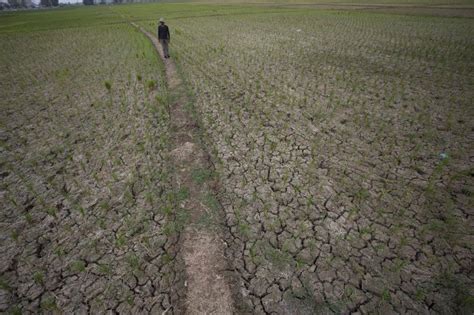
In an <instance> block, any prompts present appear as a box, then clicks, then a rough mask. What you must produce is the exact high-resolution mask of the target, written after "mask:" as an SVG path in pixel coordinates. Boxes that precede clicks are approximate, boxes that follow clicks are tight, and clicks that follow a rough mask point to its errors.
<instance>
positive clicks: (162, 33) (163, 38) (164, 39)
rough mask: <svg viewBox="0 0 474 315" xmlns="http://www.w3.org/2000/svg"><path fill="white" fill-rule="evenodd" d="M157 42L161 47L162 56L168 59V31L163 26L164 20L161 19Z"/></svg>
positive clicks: (165, 26) (166, 27)
mask: <svg viewBox="0 0 474 315" xmlns="http://www.w3.org/2000/svg"><path fill="white" fill-rule="evenodd" d="M158 41H159V42H160V44H161V47H163V55H165V58H169V57H170V54H169V52H168V44H169V42H170V30H169V29H168V26H167V25H165V20H163V18H160V25H159V26H158Z"/></svg>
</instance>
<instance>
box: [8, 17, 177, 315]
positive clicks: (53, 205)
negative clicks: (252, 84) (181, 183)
mask: <svg viewBox="0 0 474 315" xmlns="http://www.w3.org/2000/svg"><path fill="white" fill-rule="evenodd" d="M57 14H61V13H60V12H57ZM65 14H68V12H66V13H65ZM82 15H85V14H84V13H82ZM79 17H81V16H80V15H79ZM2 18H3V17H2ZM68 18H71V16H68V17H66V18H64V21H63V28H60V29H58V30H45V31H35V30H34V28H33V29H31V30H30V31H27V30H25V31H23V32H16V33H11V34H1V35H0V41H1V48H0V56H1V57H0V62H1V65H0V76H1V78H0V82H1V87H2V88H1V91H2V92H1V111H2V116H1V134H0V136H1V144H2V147H1V158H2V160H1V168H2V170H1V180H2V186H1V195H0V198H1V199H0V202H1V205H2V207H1V208H2V210H1V214H0V215H1V217H0V218H1V219H0V221H1V228H0V231H1V232H0V239H1V243H0V252H1V259H0V272H1V282H0V312H4V311H7V312H11V313H20V312H24V313H37V312H39V311H42V312H51V311H53V312H54V311H60V312H61V313H65V314H72V313H84V312H93V313H97V312H105V311H106V310H114V311H116V312H120V313H138V312H143V311H145V310H146V311H150V312H153V313H161V312H163V311H165V310H166V309H169V308H170V306H171V305H172V304H174V303H176V301H177V298H178V296H177V294H178V293H177V292H176V291H173V288H174V286H175V285H177V283H178V282H179V281H178V279H179V276H178V274H181V271H179V270H176V269H175V264H174V261H175V256H176V251H177V248H176V243H177V241H178V238H179V235H178V234H177V232H176V224H177V223H176V222H177V221H176V216H175V212H174V210H173V209H174V197H173V192H172V190H171V186H170V183H169V172H170V169H169V167H168V162H167V151H168V150H167V145H168V144H167V142H168V129H169V128H168V126H169V117H168V111H167V109H166V106H167V103H166V98H167V91H166V87H165V83H164V81H163V74H162V72H163V67H162V65H161V64H160V63H159V60H158V58H157V54H156V52H155V51H154V50H153V48H152V45H151V44H150V43H149V42H148V41H147V40H146V39H145V38H143V37H142V36H141V34H140V33H139V32H137V31H135V30H134V29H133V28H131V27H130V26H129V25H127V24H114V25H110V26H109V25H105V24H106V23H105V22H104V23H102V24H104V25H100V26H96V27H88V25H87V23H84V24H83V25H81V26H80V27H78V28H68V26H70V25H69V24H68V22H67V21H68ZM108 22H110V21H108Z"/></svg>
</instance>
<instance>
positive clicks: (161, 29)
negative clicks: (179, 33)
mask: <svg viewBox="0 0 474 315" xmlns="http://www.w3.org/2000/svg"><path fill="white" fill-rule="evenodd" d="M158 39H170V30H169V29H168V26H166V25H164V24H163V25H160V26H158Z"/></svg>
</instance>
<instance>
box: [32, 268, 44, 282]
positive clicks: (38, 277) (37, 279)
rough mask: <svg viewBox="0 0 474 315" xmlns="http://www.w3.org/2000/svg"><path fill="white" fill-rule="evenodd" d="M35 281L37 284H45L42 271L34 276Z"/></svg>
mask: <svg viewBox="0 0 474 315" xmlns="http://www.w3.org/2000/svg"><path fill="white" fill-rule="evenodd" d="M33 280H34V281H35V283H36V284H44V274H43V273H42V272H41V271H37V272H35V273H34V274H33Z"/></svg>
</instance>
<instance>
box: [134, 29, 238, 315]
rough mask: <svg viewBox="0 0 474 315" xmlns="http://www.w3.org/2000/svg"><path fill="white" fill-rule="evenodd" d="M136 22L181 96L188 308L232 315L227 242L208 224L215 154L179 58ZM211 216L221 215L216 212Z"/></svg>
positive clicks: (177, 165) (177, 125) (178, 136)
mask: <svg viewBox="0 0 474 315" xmlns="http://www.w3.org/2000/svg"><path fill="white" fill-rule="evenodd" d="M131 24H132V25H133V26H134V27H136V28H138V29H139V30H140V31H141V32H142V33H143V34H144V35H146V36H147V37H148V38H149V39H150V41H151V42H152V43H153V46H154V47H155V48H156V50H157V52H158V53H159V55H160V57H161V59H162V60H163V63H164V64H165V69H166V78H167V82H168V88H169V90H170V93H171V94H174V97H173V98H174V99H176V100H175V101H173V102H172V105H171V106H170V109H169V110H170V118H171V131H170V132H171V135H170V136H171V143H172V148H173V150H172V151H171V158H172V163H173V164H174V165H173V166H174V175H173V177H174V178H173V184H174V186H175V187H174V188H175V190H176V191H179V192H181V193H182V194H183V195H186V197H185V200H183V201H182V202H181V203H180V205H179V207H180V208H182V210H184V211H187V212H188V213H189V218H188V220H189V221H188V223H189V224H187V226H186V227H185V228H184V230H183V234H182V235H181V240H182V241H181V242H182V244H181V246H182V247H181V254H182V256H183V259H184V264H185V271H186V279H187V280H186V282H185V287H186V288H187V294H186V298H185V301H184V309H185V310H186V312H187V313H189V314H210V313H215V314H232V313H233V301H232V293H231V289H230V285H229V284H228V283H227V281H226V280H227V278H226V276H225V274H224V272H225V270H228V268H227V261H226V259H225V257H224V245H225V243H224V241H223V237H222V235H221V233H219V231H218V230H216V229H213V228H209V223H210V222H207V223H208V224H205V223H206V221H209V220H210V215H209V214H210V213H211V212H212V211H216V210H217V209H215V208H216V207H219V203H218V201H217V199H215V197H213V195H214V192H213V190H214V189H213V186H215V181H212V179H213V177H215V176H214V175H213V170H212V165H211V164H210V163H209V161H210V158H209V154H208V153H207V152H206V151H205V150H204V149H203V148H202V146H200V145H199V144H198V143H199V142H200V141H199V140H198V138H199V132H198V124H197V123H196V122H194V120H193V118H192V116H191V115H190V113H189V112H188V111H187V109H186V108H185V105H186V104H187V103H189V100H188V99H187V96H186V93H184V92H183V83H182V80H181V79H180V78H179V75H178V73H177V71H176V66H175V64H174V62H173V61H171V60H170V59H165V58H164V55H163V52H162V50H161V49H160V44H159V42H158V40H157V38H156V37H155V36H154V35H153V34H151V33H150V32H148V31H146V30H144V29H143V28H141V27H140V26H138V25H137V24H135V23H134V22H131ZM183 199H184V198H183ZM212 208H214V209H212ZM211 217H213V218H212V219H211V220H215V217H216V216H212V215H211ZM203 223H204V224H203Z"/></svg>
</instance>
